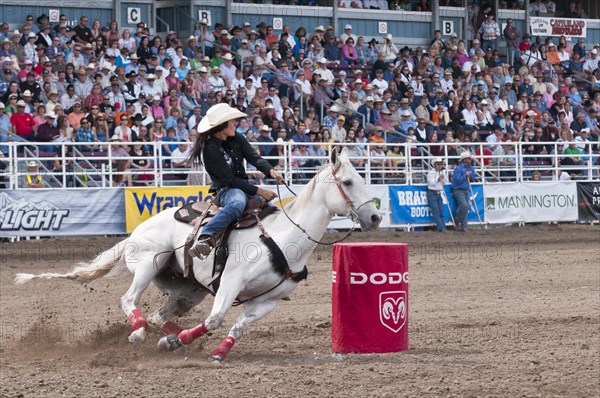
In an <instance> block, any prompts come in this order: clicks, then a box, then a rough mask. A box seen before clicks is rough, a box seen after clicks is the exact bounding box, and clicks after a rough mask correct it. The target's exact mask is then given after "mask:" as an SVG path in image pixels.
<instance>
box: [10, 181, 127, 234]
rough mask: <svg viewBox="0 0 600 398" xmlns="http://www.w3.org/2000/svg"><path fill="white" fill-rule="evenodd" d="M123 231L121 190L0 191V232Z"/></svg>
mask: <svg viewBox="0 0 600 398" xmlns="http://www.w3.org/2000/svg"><path fill="white" fill-rule="evenodd" d="M124 233H125V200H124V196H123V190H122V189H119V188H115V189H85V190H79V189H78V190H73V189H21V190H6V191H1V192H0V236H1V237H3V238H6V237H26V236H78V235H106V234H110V235H113V234H124Z"/></svg>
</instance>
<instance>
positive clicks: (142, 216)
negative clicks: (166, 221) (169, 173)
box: [125, 186, 212, 232]
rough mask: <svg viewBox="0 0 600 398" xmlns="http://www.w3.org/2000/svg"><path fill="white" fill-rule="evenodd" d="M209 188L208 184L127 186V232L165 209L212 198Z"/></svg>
mask: <svg viewBox="0 0 600 398" xmlns="http://www.w3.org/2000/svg"><path fill="white" fill-rule="evenodd" d="M208 188H209V187H208V186H189V187H188V186H186V187H151V188H125V217H126V223H125V224H126V226H127V232H132V231H133V230H134V229H135V228H136V227H137V226H138V225H140V224H141V223H142V222H143V221H145V220H147V219H149V218H150V217H151V216H153V215H155V214H158V213H160V212H161V211H163V210H165V209H170V208H171V207H181V206H183V205H186V204H188V203H192V202H208V201H210V200H212V194H209V193H208Z"/></svg>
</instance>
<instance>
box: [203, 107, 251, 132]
mask: <svg viewBox="0 0 600 398" xmlns="http://www.w3.org/2000/svg"><path fill="white" fill-rule="evenodd" d="M246 116H248V115H246V114H245V113H244V112H240V111H238V110H237V109H235V108H232V107H231V106H229V105H228V104H225V103H222V104H217V105H214V106H213V107H211V108H210V109H209V110H208V112H206V116H205V117H204V118H203V119H202V120H201V121H200V124H198V133H199V134H202V133H206V132H207V131H208V130H210V129H212V128H213V127H216V126H218V125H220V124H222V123H225V122H228V121H230V120H234V119H238V118H240V117H246Z"/></svg>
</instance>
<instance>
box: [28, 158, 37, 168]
mask: <svg viewBox="0 0 600 398" xmlns="http://www.w3.org/2000/svg"><path fill="white" fill-rule="evenodd" d="M37 166H38V164H37V162H36V161H35V160H32V161H31V162H27V167H37Z"/></svg>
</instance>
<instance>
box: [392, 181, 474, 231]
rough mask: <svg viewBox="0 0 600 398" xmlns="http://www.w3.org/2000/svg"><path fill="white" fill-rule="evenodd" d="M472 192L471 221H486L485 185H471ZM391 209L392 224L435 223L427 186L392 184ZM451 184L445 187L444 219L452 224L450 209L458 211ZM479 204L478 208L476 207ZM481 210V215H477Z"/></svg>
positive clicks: (453, 211) (469, 218)
mask: <svg viewBox="0 0 600 398" xmlns="http://www.w3.org/2000/svg"><path fill="white" fill-rule="evenodd" d="M471 187H472V192H469V198H470V200H471V208H470V210H469V214H468V216H467V220H468V221H469V222H474V223H477V222H479V217H481V221H484V211H483V186H482V185H475V184H473V185H471ZM389 190H390V209H391V211H392V217H391V218H392V222H391V224H392V225H406V224H422V225H433V224H435V222H434V221H433V216H432V214H431V209H430V207H429V203H428V202H427V186H390V187H389ZM450 192H451V191H450V185H446V186H445V188H444V198H443V200H444V219H445V221H446V224H448V225H451V224H452V217H451V216H450V209H452V213H453V214H455V213H456V206H455V204H454V198H453V197H452V194H451V193H450ZM475 206H477V209H475ZM477 210H478V211H479V217H478V216H477Z"/></svg>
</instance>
